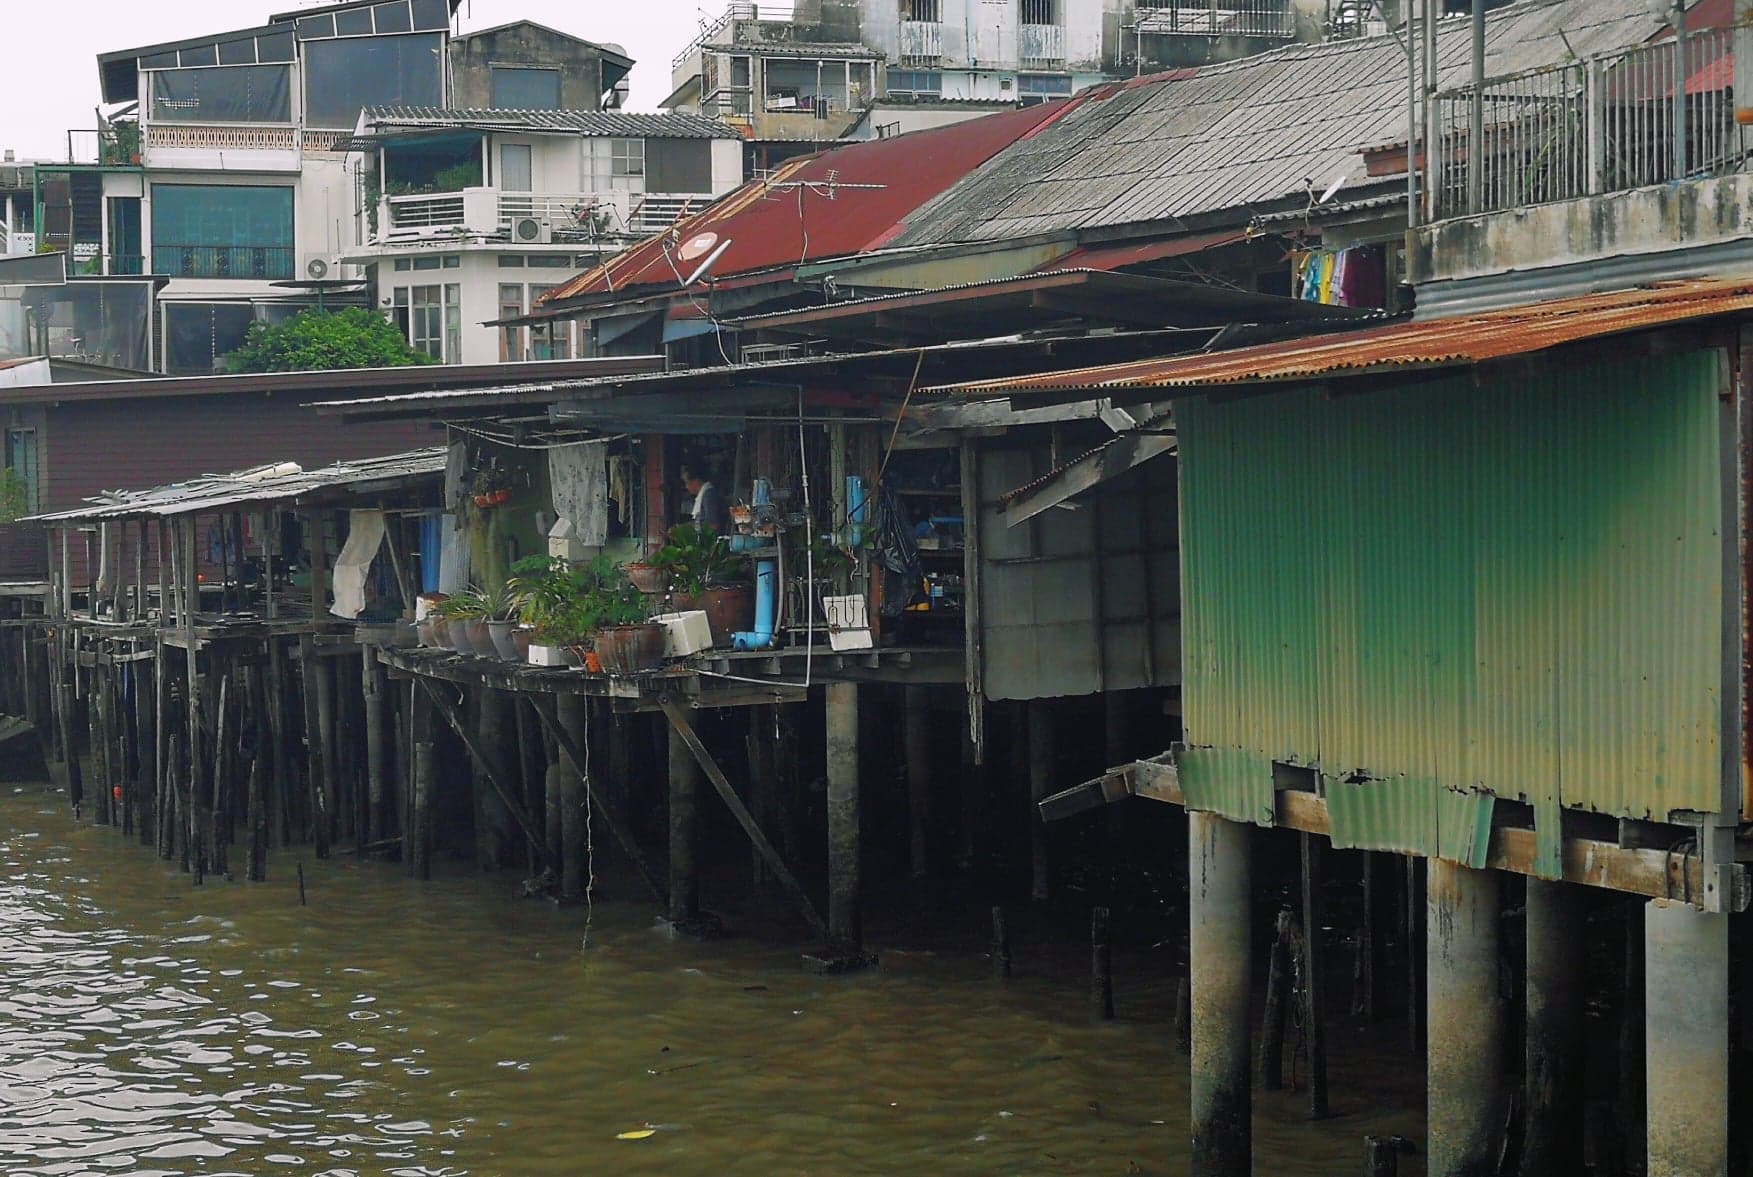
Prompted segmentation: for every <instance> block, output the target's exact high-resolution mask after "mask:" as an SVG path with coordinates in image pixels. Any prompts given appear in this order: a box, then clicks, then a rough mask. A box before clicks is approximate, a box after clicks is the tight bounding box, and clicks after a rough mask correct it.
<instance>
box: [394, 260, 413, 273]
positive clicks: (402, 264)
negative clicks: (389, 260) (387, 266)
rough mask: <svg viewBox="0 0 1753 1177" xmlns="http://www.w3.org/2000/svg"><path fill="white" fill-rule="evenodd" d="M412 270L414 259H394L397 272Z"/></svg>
mask: <svg viewBox="0 0 1753 1177" xmlns="http://www.w3.org/2000/svg"><path fill="white" fill-rule="evenodd" d="M413 268H414V259H413V258H411V257H399V258H397V259H396V269H398V270H411V269H413Z"/></svg>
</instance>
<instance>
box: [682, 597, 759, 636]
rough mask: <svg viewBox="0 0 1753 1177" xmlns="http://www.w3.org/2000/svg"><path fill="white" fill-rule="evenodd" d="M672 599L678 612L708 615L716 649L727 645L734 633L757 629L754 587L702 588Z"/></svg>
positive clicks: (707, 619) (708, 622)
mask: <svg viewBox="0 0 1753 1177" xmlns="http://www.w3.org/2000/svg"><path fill="white" fill-rule="evenodd" d="M672 600H673V602H674V605H675V611H676V612H677V613H685V612H687V611H689V610H692V609H698V610H700V611H701V612H702V613H704V614H706V621H707V624H708V625H710V626H711V627H712V644H713V645H715V646H728V645H730V644H731V635H732V634H735V633H743V632H745V631H747V630H751V629H754V628H755V586H754V585H750V584H731V585H722V586H719V587H717V588H708V589H702V590H701V591H700V592H698V593H691V594H682V593H677V594H676V595H675V596H674V597H673V598H672Z"/></svg>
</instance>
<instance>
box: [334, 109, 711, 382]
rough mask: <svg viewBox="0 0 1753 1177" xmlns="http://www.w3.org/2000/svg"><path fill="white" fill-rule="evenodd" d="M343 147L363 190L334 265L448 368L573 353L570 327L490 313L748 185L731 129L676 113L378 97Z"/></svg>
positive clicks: (517, 311) (524, 304)
mask: <svg viewBox="0 0 1753 1177" xmlns="http://www.w3.org/2000/svg"><path fill="white" fill-rule="evenodd" d="M343 146H345V147H347V148H348V149H349V150H350V151H352V152H354V153H355V154H354V155H353V159H354V160H355V162H356V170H357V172H358V174H359V175H361V176H362V177H363V178H364V187H365V189H366V198H365V199H364V200H363V201H362V204H361V210H360V213H359V221H360V224H359V226H358V229H357V235H358V238H359V240H360V241H361V242H362V244H361V245H360V246H359V247H358V248H355V249H353V250H350V251H347V252H345V253H343V255H342V256H341V261H342V262H343V263H344V264H347V265H354V264H360V265H364V266H365V267H366V276H367V278H368V279H369V280H370V283H371V286H372V287H373V288H374V289H375V290H376V292H377V299H378V303H379V305H380V307H382V309H384V310H385V311H387V312H389V313H390V314H391V315H392V316H393V317H394V318H395V320H396V321H397V322H398V323H400V324H402V325H403V327H404V329H405V330H406V331H407V332H408V338H409V340H410V342H412V343H413V344H414V346H416V347H418V348H421V349H422V350H424V351H426V352H428V353H429V354H431V355H433V356H435V357H437V358H438V359H440V360H444V361H446V362H449V363H491V362H493V361H496V360H498V361H516V360H524V359H564V358H566V357H568V356H570V355H572V354H574V350H575V349H574V347H573V340H572V338H571V330H570V324H561V325H559V327H558V328H557V329H547V328H543V329H539V330H536V331H534V332H532V331H531V330H530V329H527V328H525V327H522V326H502V327H495V326H489V325H488V324H490V323H493V322H495V321H498V320H502V319H509V318H516V317H518V316H520V315H522V314H524V313H525V312H526V311H528V310H529V309H530V308H531V306H532V304H533V303H534V301H535V300H536V299H537V298H539V297H540V296H541V294H542V293H543V292H544V291H546V290H547V289H548V288H549V287H552V286H556V285H558V284H559V283H561V282H562V281H564V280H565V279H566V278H567V277H569V276H570V275H571V274H572V273H574V272H576V271H577V270H579V269H584V268H587V267H589V266H592V265H594V264H595V263H596V262H597V261H598V260H599V254H603V253H613V252H616V251H618V250H620V249H622V248H624V247H625V246H626V245H627V244H628V243H629V242H630V241H632V240H633V239H634V238H635V237H642V236H647V235H649V234H652V233H655V232H658V231H660V230H662V229H664V228H666V227H667V226H668V225H669V224H670V223H672V222H673V221H675V220H676V218H677V217H680V216H684V215H686V214H688V213H690V212H696V211H698V210H700V209H701V208H704V207H705V206H706V205H708V204H710V203H711V202H712V201H713V200H715V199H717V198H718V197H719V196H721V195H723V194H724V193H725V192H728V191H730V190H731V189H733V188H735V187H737V186H738V185H739V184H741V183H742V180H743V152H742V140H741V139H740V138H739V137H738V135H737V134H736V132H735V131H733V130H732V129H731V128H730V127H728V126H726V125H725V124H723V123H721V122H717V121H714V120H712V119H706V118H701V117H699V116H696V115H686V114H665V115H654V114H628V113H624V112H621V111H612V110H594V111H592V110H560V109H539V110H536V109H524V110H443V109H436V108H428V107H415V106H385V107H372V108H370V109H367V110H366V111H365V112H364V113H363V115H362V116H361V118H360V126H359V130H358V133H357V134H356V135H355V136H353V138H352V139H351V140H350V141H349V142H347V143H346V144H343Z"/></svg>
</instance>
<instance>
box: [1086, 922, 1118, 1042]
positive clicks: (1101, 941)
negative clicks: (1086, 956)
mask: <svg viewBox="0 0 1753 1177" xmlns="http://www.w3.org/2000/svg"><path fill="white" fill-rule="evenodd" d="M1090 1020H1091V1021H1096V1022H1111V1021H1113V1020H1114V950H1113V946H1112V945H1111V944H1110V943H1109V941H1108V909H1107V908H1105V907H1097V908H1094V909H1092V910H1091V911H1090Z"/></svg>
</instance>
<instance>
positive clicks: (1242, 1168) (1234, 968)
mask: <svg viewBox="0 0 1753 1177" xmlns="http://www.w3.org/2000/svg"><path fill="white" fill-rule="evenodd" d="M1187 843H1188V888H1189V907H1188V916H1189V928H1188V937H1187V944H1188V948H1187V954H1188V966H1189V970H1190V974H1191V986H1190V989H1191V995H1190V997H1191V1005H1192V1064H1191V1065H1192V1082H1191V1089H1192V1113H1193V1117H1192V1118H1193V1122H1192V1130H1193V1163H1192V1172H1193V1173H1194V1174H1195V1175H1196V1177H1248V1174H1249V1173H1250V1171H1251V1170H1252V1167H1253V1130H1252V1126H1251V1124H1250V1119H1251V1116H1252V1112H1253V1092H1252V1089H1251V1087H1250V1078H1251V1076H1250V1075H1249V1069H1250V1068H1249V1065H1248V1063H1249V1058H1248V1056H1249V1050H1248V998H1249V990H1250V981H1251V979H1252V976H1253V965H1252V954H1253V939H1252V937H1251V936H1250V934H1249V895H1248V893H1249V887H1250V885H1251V881H1252V874H1253V872H1252V869H1251V863H1250V859H1249V838H1248V828H1247V827H1246V826H1244V825H1240V824H1238V823H1236V822H1232V821H1226V820H1225V819H1224V818H1221V817H1218V816H1217V815H1216V814H1213V813H1201V812H1191V813H1189V814H1188V815H1187Z"/></svg>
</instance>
